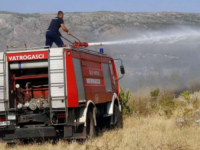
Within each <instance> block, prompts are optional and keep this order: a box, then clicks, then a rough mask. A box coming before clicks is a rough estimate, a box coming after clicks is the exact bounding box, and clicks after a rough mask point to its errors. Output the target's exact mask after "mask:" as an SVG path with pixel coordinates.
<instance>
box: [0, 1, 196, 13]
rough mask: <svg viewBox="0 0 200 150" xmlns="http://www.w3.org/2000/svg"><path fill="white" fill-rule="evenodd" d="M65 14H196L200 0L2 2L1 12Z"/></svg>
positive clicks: (0, 5)
mask: <svg viewBox="0 0 200 150" xmlns="http://www.w3.org/2000/svg"><path fill="white" fill-rule="evenodd" d="M58 10H62V11H64V12H93V11H121V12H158V11H176V12H196V13H200V0H70V1H69V0H0V11H11V12H20V13H49V12H57V11H58Z"/></svg>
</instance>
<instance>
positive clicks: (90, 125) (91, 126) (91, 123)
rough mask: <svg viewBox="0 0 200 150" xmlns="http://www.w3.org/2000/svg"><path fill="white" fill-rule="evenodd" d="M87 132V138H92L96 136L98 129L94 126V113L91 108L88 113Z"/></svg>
mask: <svg viewBox="0 0 200 150" xmlns="http://www.w3.org/2000/svg"><path fill="white" fill-rule="evenodd" d="M86 134H87V139H91V138H93V137H95V136H96V129H95V126H94V118H93V113H92V111H90V110H89V111H88V113H87V120H86Z"/></svg>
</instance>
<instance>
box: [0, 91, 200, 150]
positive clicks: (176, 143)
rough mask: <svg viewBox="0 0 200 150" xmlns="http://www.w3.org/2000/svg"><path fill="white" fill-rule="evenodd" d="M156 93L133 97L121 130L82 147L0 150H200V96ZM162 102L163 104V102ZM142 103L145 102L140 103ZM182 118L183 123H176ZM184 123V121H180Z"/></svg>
mask: <svg viewBox="0 0 200 150" xmlns="http://www.w3.org/2000/svg"><path fill="white" fill-rule="evenodd" d="M153 92H155V93H152V92H151V94H149V93H146V94H144V93H143V95H141V93H133V94H132V97H131V99H130V100H129V104H130V105H129V106H130V107H131V112H129V114H128V115H126V117H125V119H124V128H123V129H116V130H110V131H105V132H103V133H102V134H101V135H100V136H98V137H96V138H94V139H91V140H89V141H87V142H85V143H84V144H78V143H76V142H73V143H71V144H68V142H66V141H60V142H59V143H58V144H57V145H52V144H49V143H43V144H40V145H38V144H33V145H31V144H30V145H16V146H15V147H13V148H8V147H7V146H6V144H4V143H2V144H0V149H1V150H7V149H9V150H27V149H28V150H79V149H80V150H134V149H136V150H190V149H191V150H196V149H200V142H199V141H200V123H198V117H200V116H199V115H198V113H199V108H200V107H199V106H200V105H199V101H200V93H199V92H196V93H194V94H190V93H189V91H186V92H184V93H182V94H181V96H180V97H179V98H172V96H173V95H170V94H166V93H161V92H160V91H153ZM163 99H164V100H163ZM144 100H145V102H143V101H144ZM179 118H181V119H182V121H180V122H179V121H178V122H177V119H179ZM183 120H184V121H183Z"/></svg>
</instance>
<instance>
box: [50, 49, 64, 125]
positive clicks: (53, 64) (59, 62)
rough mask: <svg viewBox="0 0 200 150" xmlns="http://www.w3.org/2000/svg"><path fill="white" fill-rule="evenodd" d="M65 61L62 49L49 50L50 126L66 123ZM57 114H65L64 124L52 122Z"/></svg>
mask: <svg viewBox="0 0 200 150" xmlns="http://www.w3.org/2000/svg"><path fill="white" fill-rule="evenodd" d="M65 64H66V60H65V50H64V49H63V48H56V49H55V48H54V49H50V50H49V58H48V66H49V71H48V72H49V98H50V121H51V124H52V125H61V124H66V123H67V116H68V103H67V94H66V90H67V89H66V88H67V87H66V85H67V84H66V65H65ZM57 113H65V118H66V122H65V123H58V122H55V121H54V117H55V118H56V117H57Z"/></svg>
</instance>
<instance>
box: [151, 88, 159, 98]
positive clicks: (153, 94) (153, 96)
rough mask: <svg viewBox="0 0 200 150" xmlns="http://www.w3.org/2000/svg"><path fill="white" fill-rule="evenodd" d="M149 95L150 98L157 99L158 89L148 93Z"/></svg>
mask: <svg viewBox="0 0 200 150" xmlns="http://www.w3.org/2000/svg"><path fill="white" fill-rule="evenodd" d="M150 95H151V97H152V98H156V97H158V96H159V95H160V89H159V88H156V89H155V90H153V91H151V92H150Z"/></svg>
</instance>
